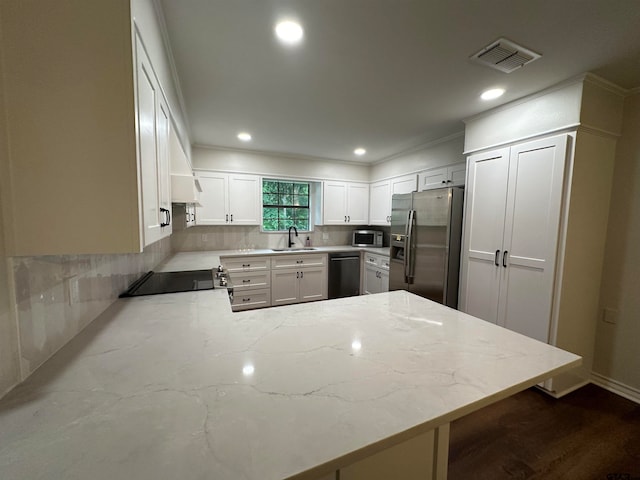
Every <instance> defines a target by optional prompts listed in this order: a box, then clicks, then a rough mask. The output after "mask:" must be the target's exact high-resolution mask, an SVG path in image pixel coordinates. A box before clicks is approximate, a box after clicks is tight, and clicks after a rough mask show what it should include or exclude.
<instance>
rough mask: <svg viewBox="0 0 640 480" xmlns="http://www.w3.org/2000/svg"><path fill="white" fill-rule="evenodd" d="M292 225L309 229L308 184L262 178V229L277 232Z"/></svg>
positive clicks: (299, 228)
mask: <svg viewBox="0 0 640 480" xmlns="http://www.w3.org/2000/svg"><path fill="white" fill-rule="evenodd" d="M292 226H293V227H296V228H297V229H298V230H309V184H308V183H301V182H285V181H280V180H263V182H262V228H263V230H264V231H265V232H279V231H285V230H287V229H288V228H289V227H292Z"/></svg>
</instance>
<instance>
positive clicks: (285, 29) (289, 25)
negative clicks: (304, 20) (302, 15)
mask: <svg viewBox="0 0 640 480" xmlns="http://www.w3.org/2000/svg"><path fill="white" fill-rule="evenodd" d="M275 30H276V35H277V37H278V38H279V39H280V41H281V42H282V43H286V44H288V45H294V44H296V43H299V42H300V41H301V40H302V36H303V35H304V32H303V30H302V27H301V26H300V24H299V23H297V22H294V21H291V20H285V21H282V22H279V23H278V24H277V25H276V29H275Z"/></svg>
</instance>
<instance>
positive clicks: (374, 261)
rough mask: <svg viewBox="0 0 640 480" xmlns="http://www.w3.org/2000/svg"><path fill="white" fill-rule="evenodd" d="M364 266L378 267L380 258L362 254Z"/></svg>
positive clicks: (365, 253)
mask: <svg viewBox="0 0 640 480" xmlns="http://www.w3.org/2000/svg"><path fill="white" fill-rule="evenodd" d="M363 255H364V264H365V265H374V266H376V267H377V266H378V265H380V256H379V255H374V254H373V253H367V252H364V254H363Z"/></svg>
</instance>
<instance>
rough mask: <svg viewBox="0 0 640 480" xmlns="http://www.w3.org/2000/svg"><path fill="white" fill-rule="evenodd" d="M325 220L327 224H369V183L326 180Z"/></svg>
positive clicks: (324, 198) (324, 196)
mask: <svg viewBox="0 0 640 480" xmlns="http://www.w3.org/2000/svg"><path fill="white" fill-rule="evenodd" d="M323 188H324V194H323V207H324V208H323V212H324V214H323V220H324V222H323V223H324V224H325V225H344V224H353V225H367V224H368V223H369V185H368V184H366V183H349V182H334V181H326V182H324V186H323Z"/></svg>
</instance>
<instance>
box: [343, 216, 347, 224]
mask: <svg viewBox="0 0 640 480" xmlns="http://www.w3.org/2000/svg"><path fill="white" fill-rule="evenodd" d="M344 222H345V223H347V216H346V215H345V216H344Z"/></svg>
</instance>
